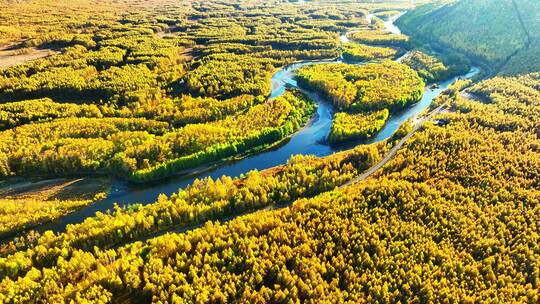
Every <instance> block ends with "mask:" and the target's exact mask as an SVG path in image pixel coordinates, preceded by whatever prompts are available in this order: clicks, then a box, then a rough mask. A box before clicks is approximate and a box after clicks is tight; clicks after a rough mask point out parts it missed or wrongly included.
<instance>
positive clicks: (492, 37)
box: [397, 0, 540, 75]
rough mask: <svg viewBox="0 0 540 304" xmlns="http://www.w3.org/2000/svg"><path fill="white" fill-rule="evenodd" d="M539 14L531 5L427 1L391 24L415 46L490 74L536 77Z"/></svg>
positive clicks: (538, 5)
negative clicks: (462, 57) (461, 57)
mask: <svg viewBox="0 0 540 304" xmlns="http://www.w3.org/2000/svg"><path fill="white" fill-rule="evenodd" d="M539 10H540V2H538V1H536V0H464V1H458V0H444V1H433V2H431V3H428V4H426V5H423V6H419V7H418V8H416V9H414V10H411V11H409V12H408V13H407V14H405V15H404V16H403V17H401V18H399V20H398V21H397V24H398V25H399V26H400V28H401V29H402V30H403V31H404V32H405V33H406V34H408V35H410V36H411V37H412V38H413V40H418V41H420V44H424V45H426V44H428V45H429V44H431V47H434V48H436V49H440V48H450V49H453V50H458V51H460V52H463V53H465V54H467V55H469V56H471V57H473V58H475V59H479V60H481V61H483V63H484V65H485V66H486V68H489V69H490V73H491V74H501V75H516V74H520V73H530V72H538V71H540V61H538V54H539V53H540V43H539V40H538V39H540V34H539V33H540V31H539V29H540V21H539V19H538V15H537V13H538V11H539ZM463 29H467V30H466V31H465V30H463Z"/></svg>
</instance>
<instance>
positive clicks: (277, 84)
mask: <svg viewBox="0 0 540 304" xmlns="http://www.w3.org/2000/svg"><path fill="white" fill-rule="evenodd" d="M368 18H371V16H369V17H368ZM396 19H397V18H392V19H390V20H389V21H388V22H387V23H385V26H386V28H387V30H388V31H391V32H393V33H397V31H399V29H398V28H397V27H396V26H395V25H394V21H395V20H396ZM340 40H341V41H342V42H348V38H347V36H346V34H344V35H342V36H341V37H340ZM336 62H342V61H341V60H339V59H338V60H318V61H309V62H302V63H295V64H291V65H289V66H287V67H285V68H283V69H281V70H279V71H278V72H276V73H275V74H274V76H273V77H272V92H271V96H270V97H271V98H275V97H277V96H280V95H281V94H283V93H284V92H285V89H286V87H287V86H292V87H296V88H298V84H297V83H296V81H295V80H294V76H295V71H296V70H297V69H298V68H300V67H302V66H306V65H314V64H327V63H336ZM476 73H478V68H472V69H471V71H470V72H469V73H468V74H467V75H463V76H461V77H455V78H452V79H449V80H447V81H443V82H441V83H439V85H438V87H437V88H426V91H425V93H424V95H423V97H422V99H421V100H420V101H419V102H418V103H416V104H414V105H412V106H410V107H409V108H407V109H405V110H403V111H401V112H398V113H394V114H392V116H391V117H390V119H389V120H388V122H387V124H386V125H385V127H384V128H383V129H382V130H381V131H380V132H379V133H378V134H377V135H376V136H374V137H373V138H371V139H370V140H368V141H363V142H351V143H349V144H347V145H341V146H330V145H329V144H328V143H327V142H326V138H327V136H328V134H329V132H330V128H331V125H332V118H333V108H332V106H331V104H330V103H329V102H328V101H326V100H324V98H322V97H320V96H319V95H318V94H316V93H313V92H308V94H309V95H310V97H311V98H312V99H313V100H314V101H315V102H316V103H317V105H318V108H317V114H316V116H315V117H314V119H313V120H312V121H311V122H310V123H309V124H308V125H307V126H306V127H304V128H303V129H301V130H300V131H298V132H297V133H295V134H294V135H293V136H292V137H291V138H290V139H289V140H288V141H287V142H286V143H284V144H283V145H281V146H279V147H277V148H275V149H272V150H267V151H264V152H262V153H259V154H256V155H252V156H248V157H246V158H243V159H241V160H238V161H233V162H228V163H226V164H223V165H220V166H219V167H217V168H214V169H211V170H208V171H205V172H201V173H198V174H193V175H191V176H175V177H171V178H169V179H166V180H161V181H159V182H156V183H153V184H148V185H133V184H129V183H127V182H124V181H120V180H117V181H114V182H113V185H112V189H111V193H110V195H109V197H107V198H106V199H104V200H101V201H98V202H96V203H94V204H91V205H89V206H87V207H85V208H83V209H80V210H78V211H76V212H74V213H71V214H69V215H66V216H64V217H62V218H59V219H57V220H55V221H52V222H49V223H46V224H44V225H41V226H39V227H38V228H36V230H38V231H40V232H43V231H46V230H53V231H55V232H61V231H64V230H65V228H66V226H67V225H68V224H74V223H80V222H82V221H84V219H85V218H87V217H91V216H94V214H95V213H96V212H97V211H101V212H105V211H107V210H110V209H111V208H112V207H113V206H114V204H115V203H118V205H120V206H123V205H127V204H134V203H141V204H149V203H152V202H154V201H156V199H157V197H158V195H159V194H161V193H163V194H166V195H170V194H172V193H175V192H177V191H178V189H179V188H183V187H185V186H187V185H189V184H191V183H192V182H193V181H194V180H195V179H202V178H206V177H211V178H213V179H216V178H219V177H222V176H223V175H228V176H232V177H237V176H239V175H241V174H243V173H247V172H249V171H251V170H263V169H267V168H271V167H274V166H277V165H281V164H285V163H286V162H287V160H288V159H289V158H290V157H291V156H292V155H296V154H303V155H308V154H311V155H315V156H319V157H322V156H327V155H330V154H333V153H335V152H339V151H342V150H346V149H350V148H351V147H354V146H356V145H358V144H369V143H375V142H379V141H382V140H385V139H387V138H389V137H390V136H391V135H392V134H393V133H394V132H395V131H396V130H397V129H398V128H399V126H400V125H401V124H402V123H403V122H404V121H406V120H407V119H409V118H411V117H414V116H415V115H417V114H418V113H420V112H422V111H424V110H425V109H426V108H427V107H428V106H429V105H430V104H431V102H432V101H433V99H434V98H435V97H437V96H438V95H439V94H440V93H441V92H442V91H444V90H445V89H446V88H448V86H449V85H450V84H452V83H454V82H455V81H456V80H457V79H458V78H470V77H472V76H474V75H475V74H476Z"/></svg>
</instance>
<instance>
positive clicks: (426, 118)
mask: <svg viewBox="0 0 540 304" xmlns="http://www.w3.org/2000/svg"><path fill="white" fill-rule="evenodd" d="M444 107H445V104H442V105H440V106H439V107H437V108H436V109H434V110H433V111H431V112H429V113H428V114H427V115H425V116H424V117H422V118H420V119H418V120H417V121H416V122H415V124H414V126H413V129H412V130H411V131H410V132H409V133H407V135H405V136H404V137H403V138H402V139H401V140H400V141H399V142H398V143H397V144H396V145H395V146H394V147H392V149H390V151H388V153H387V154H386V156H385V157H384V158H383V159H382V160H381V161H379V162H378V163H377V164H375V165H373V166H372V167H371V168H369V169H368V170H366V171H364V173H362V174H361V175H359V176H357V177H356V178H354V179H352V180H350V181H349V182H347V183H346V184H343V185H342V186H340V187H339V188H340V189H342V188H344V187H347V186H349V185H352V184H355V183H357V182H360V181H363V180H365V179H367V178H368V177H370V176H371V175H373V174H374V173H375V172H376V171H378V170H379V169H381V168H382V167H383V166H384V165H386V164H387V163H388V162H389V161H390V160H391V159H392V158H394V156H395V155H396V153H397V152H398V151H399V150H400V149H401V148H402V147H403V145H404V144H405V142H407V140H409V138H411V137H412V136H413V134H414V133H415V132H416V131H418V130H419V129H420V128H421V127H422V126H423V125H424V123H425V122H426V121H430V120H431V119H432V118H433V117H434V116H435V115H437V114H439V113H440V112H441V110H442V109H443V108H444Z"/></svg>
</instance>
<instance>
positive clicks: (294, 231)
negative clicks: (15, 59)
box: [0, 0, 540, 303]
mask: <svg viewBox="0 0 540 304" xmlns="http://www.w3.org/2000/svg"><path fill="white" fill-rule="evenodd" d="M490 1H491V0H474V1H472V0H464V1H461V2H459V3H458V4H455V5H454V6H445V5H446V4H447V3H450V2H449V1H445V2H438V3H435V4H433V3H432V4H429V5H428V6H420V7H419V8H418V9H415V10H413V11H412V13H408V14H406V15H405V16H404V17H403V18H405V19H403V21H400V23H402V24H404V25H405V28H406V29H405V32H406V33H407V34H409V35H412V38H409V37H408V36H406V35H389V34H388V33H387V32H385V31H384V29H383V27H382V25H381V23H382V21H381V20H380V19H379V17H380V18H381V19H389V18H391V17H392V16H394V15H395V14H396V13H398V12H400V11H404V10H409V11H410V10H412V5H416V4H419V3H412V2H411V1H403V2H401V3H400V2H399V1H397V2H396V1H394V2H392V3H385V2H384V1H381V2H377V3H373V2H372V1H369V3H361V2H360V3H359V2H356V1H355V2H352V1H351V2H348V1H345V2H343V3H341V2H340V3H338V4H337V3H335V2H333V1H328V2H327V1H309V2H304V1H301V2H296V1H290V2H289V1H264V2H263V1H230V2H219V1H176V0H175V1H172V0H154V1H148V2H132V1H114V2H113V1H111V2H108V1H100V2H99V5H97V4H96V3H95V2H93V1H86V0H77V1H73V2H71V3H70V4H66V5H59V4H56V3H50V1H49V2H46V1H39V0H38V1H29V2H18V3H13V2H12V1H4V2H2V1H0V9H1V10H2V12H3V14H4V12H5V16H6V17H4V15H3V16H2V17H3V18H4V19H2V20H4V21H0V22H2V23H0V33H2V35H0V41H1V43H5V44H12V43H16V44H17V47H19V48H23V49H24V48H32V47H39V48H45V47H47V48H53V49H55V51H56V52H58V54H55V55H52V56H50V57H48V58H44V59H38V60H35V61H31V62H28V63H26V64H24V65H21V66H12V67H10V68H7V69H5V70H2V71H0V88H1V90H0V99H1V100H2V102H1V103H0V118H1V119H0V122H1V123H0V128H1V130H2V131H1V132H0V168H1V173H0V174H2V176H3V177H5V178H7V177H10V178H17V177H27V176H31V175H43V176H44V175H51V176H63V175H69V174H73V173H76V172H85V173H87V174H91V175H95V174H102V173H105V174H108V173H114V174H117V175H118V176H120V177H122V178H126V179H132V180H139V181H149V180H152V179H154V178H156V177H163V176H167V175H170V174H172V173H174V172H178V170H184V169H188V168H191V167H192V166H194V165H195V166H198V165H201V164H205V163H208V162H213V161H218V160H220V159H223V158H228V157H235V156H239V155H242V154H244V153H247V152H249V151H250V150H251V149H258V148H262V147H265V146H268V145H271V144H273V143H276V142H278V141H279V140H281V139H283V138H284V137H286V136H287V135H288V134H291V133H293V132H295V131H296V130H298V129H299V128H300V127H301V126H302V125H303V124H305V123H306V122H307V120H308V119H309V117H311V115H312V113H313V111H314V104H313V101H311V100H310V98H308V97H307V95H306V94H304V93H302V92H301V91H297V90H288V91H286V92H285V93H284V94H283V95H281V96H280V97H277V98H274V99H268V95H269V93H270V91H271V90H272V88H271V85H270V83H271V82H270V77H271V75H272V73H273V72H275V71H276V70H277V69H279V68H280V67H283V66H285V65H287V64H288V63H291V62H296V61H300V60H311V59H335V58H338V57H339V56H340V55H341V54H340V52H343V56H344V57H345V56H347V55H345V54H346V53H347V52H349V53H351V54H353V56H359V57H356V58H350V59H351V60H352V61H356V60H358V59H362V58H366V59H367V58H370V60H376V62H372V63H369V64H362V65H352V64H343V63H325V64H319V65H313V66H305V67H302V68H300V69H299V70H298V71H297V73H296V75H297V80H298V83H299V85H300V86H301V87H303V88H307V89H310V90H313V91H316V92H318V93H319V94H321V95H324V96H325V97H326V98H327V99H328V100H329V101H331V102H332V104H333V106H334V107H335V109H336V111H337V113H336V115H335V119H334V121H333V125H332V130H331V134H330V137H329V140H330V141H332V142H341V141H347V140H351V139H362V138H369V137H370V136H373V135H374V134H375V133H376V132H377V131H378V130H380V128H382V126H383V125H384V124H385V122H386V120H387V119H388V117H389V116H390V115H392V114H393V113H396V111H398V110H400V109H404V108H406V107H407V106H408V105H411V104H412V103H415V102H416V101H418V100H419V98H420V97H421V96H422V93H423V91H424V87H425V83H429V82H432V81H437V80H441V79H444V78H445V77H451V76H454V75H455V73H460V71H463V70H465V68H464V66H463V61H462V60H461V58H462V57H461V55H460V54H458V53H455V52H454V51H455V50H460V49H461V50H462V51H465V52H466V53H469V55H471V53H472V51H474V52H475V53H476V55H477V56H478V57H481V58H484V59H483V60H486V62H490V63H489V64H487V63H486V67H492V68H493V69H495V67H496V66H497V68H500V71H501V76H498V77H495V78H491V79H485V80H482V81H480V82H477V83H472V82H470V81H460V82H458V83H456V84H455V85H454V86H452V87H450V88H449V89H448V90H447V91H445V92H444V93H442V94H441V95H440V96H439V97H438V98H437V99H436V100H435V101H434V102H433V104H432V106H431V109H430V110H433V109H437V110H436V111H435V112H434V113H437V114H436V115H435V116H434V117H433V118H432V120H428V121H427V122H425V123H424V124H423V125H422V127H420V128H418V131H416V132H415V133H414V134H412V133H410V132H411V131H412V130H413V125H414V122H412V121H409V122H407V123H405V124H404V125H402V126H401V127H400V129H399V130H398V131H397V132H396V133H395V134H394V135H393V136H392V137H391V138H389V139H388V140H385V141H382V142H378V143H374V144H370V145H359V146H357V147H355V148H353V149H351V150H347V151H343V152H340V153H336V154H333V155H330V156H327V157H315V156H294V157H292V158H291V159H290V160H289V161H288V162H287V163H286V164H283V165H280V166H277V167H274V168H271V169H267V170H263V171H256V170H255V171H251V172H249V173H247V174H244V175H241V176H239V177H235V178H233V177H228V176H223V177H221V178H218V179H210V178H208V179H204V180H196V181H195V182H193V183H192V184H191V185H189V186H187V187H185V188H182V189H179V190H178V192H177V193H175V194H172V195H170V196H165V195H161V196H159V197H158V198H157V199H156V201H155V202H154V203H152V204H148V205H144V206H143V205H139V204H134V205H129V206H117V207H116V208H114V210H110V211H107V212H100V213H97V214H96V215H95V216H93V217H89V218H86V219H85V220H84V221H82V222H80V223H77V224H73V225H68V226H67V228H66V229H65V231H63V232H58V233H53V232H51V231H47V232H44V233H43V234H41V235H39V234H34V233H26V234H25V235H24V236H22V237H20V238H17V239H15V240H14V241H12V242H7V243H5V244H3V245H2V246H1V247H0V303H72V302H73V303H231V302H232V303H245V302H249V303H335V302H353V303H373V302H378V303H397V302H402V303H405V302H415V303H416V302H418V303H444V302H457V303H476V302H490V301H498V302H502V303H508V302H515V303H538V302H539V301H540V292H539V290H540V271H539V269H540V226H539V225H538V219H539V218H540V190H539V189H540V148H539V147H540V140H539V136H540V127H539V124H538V119H539V115H540V103H539V100H540V91H539V89H538V88H540V75H539V74H538V73H530V74H526V73H527V72H529V71H531V70H534V68H535V67H534V61H531V65H530V66H526V67H523V68H522V69H520V66H519V65H512V66H511V69H512V71H513V72H512V73H511V74H520V75H516V76H512V77H510V76H504V75H507V73H509V74H510V72H511V71H510V67H509V66H508V65H507V64H504V63H503V62H502V61H501V60H502V59H501V58H504V57H505V56H504V54H506V53H505V52H506V49H501V48H499V49H498V46H497V42H496V41H495V42H493V44H489V43H490V42H489V41H488V42H486V43H487V45H489V47H487V48H485V49H484V50H482V49H481V48H473V49H472V51H471V50H466V49H465V47H464V46H465V45H470V44H471V43H476V42H477V40H475V39H479V40H481V39H483V38H482V37H481V35H477V36H478V37H476V38H475V39H467V37H468V36H467V35H468V34H461V35H459V34H454V32H448V33H447V34H444V35H448V36H453V38H451V40H445V41H450V42H448V43H447V44H449V45H450V46H452V47H453V48H454V47H455V49H454V50H452V52H451V53H450V52H449V54H447V53H444V54H443V53H441V52H440V51H441V50H440V47H441V45H438V46H433V45H427V44H425V43H422V39H420V35H421V32H423V31H426V32H434V33H441V32H440V31H439V30H436V27H438V25H437V24H435V23H433V22H431V23H429V22H428V23H426V26H425V27H423V28H422V29H421V30H418V35H417V36H415V35H414V33H413V32H412V30H411V28H412V27H410V26H411V24H413V21H411V20H412V19H413V18H417V17H422V18H434V17H432V16H431V13H432V12H433V11H437V10H453V9H464V6H465V5H469V6H473V7H476V6H479V7H483V8H486V10H487V12H486V14H487V16H488V17H489V16H492V15H494V16H497V14H499V13H498V12H496V11H494V10H493V7H492V6H488V4H493V3H494V2H490ZM527 1H528V0H522V1H521V0H516V1H515V2H513V1H512V2H508V3H506V2H504V1H503V2H504V3H503V6H502V7H503V8H508V6H507V4H511V5H512V6H513V7H517V8H518V9H520V8H523V6H521V5H524V3H529V6H526V8H527V9H528V11H527V13H529V14H530V15H528V16H532V15H533V14H534V13H535V12H538V10H536V6H535V5H533V4H531V3H532V2H527ZM464 10H465V9H464ZM535 10H536V11H535ZM22 11H24V12H25V14H20V12H22ZM520 11H521V9H520ZM59 12H60V13H59ZM368 12H371V13H373V14H374V15H375V16H379V17H375V18H374V19H373V21H372V22H371V23H368V22H366V18H365V17H366V15H367V13H368ZM443 15H444V14H443ZM66 16H67V17H70V18H66ZM426 16H429V17H426ZM448 16H452V14H450V13H449V15H448ZM71 17H72V18H71ZM521 17H522V18H523V20H526V19H525V15H522V16H521ZM442 20H444V19H442ZM498 20H499V19H498V18H491V19H490V18H486V20H484V21H483V22H492V23H496V22H497V21H498ZM531 20H532V19H531ZM8 21H9V22H10V23H11V24H20V25H22V26H17V27H14V26H10V25H9V24H8ZM469 21H470V22H471V31H472V32H473V33H477V31H479V26H478V19H474V18H470V20H469ZM415 22H416V21H415ZM508 22H514V21H508ZM406 24H408V25H406ZM451 24H453V23H451ZM487 24H488V25H489V23H487ZM480 27H482V28H485V25H484V24H482V26H480ZM488 28H491V27H489V26H488ZM497 28H498V25H497V24H494V25H493V29H497ZM531 30H532V27H531ZM348 31H353V32H350V33H349V39H350V40H351V41H352V42H351V43H356V44H345V45H341V44H340V43H339V36H340V35H342V34H343V33H344V32H348ZM504 34H506V32H504ZM441 39H442V38H441ZM444 39H448V38H447V37H445V38H444ZM467 40H468V41H467ZM508 41H511V40H508ZM441 44H443V43H442V40H441ZM531 45H532V43H531ZM417 47H418V48H419V49H415V50H413V51H412V52H409V53H408V55H407V56H406V57H404V58H403V62H402V63H397V62H392V61H389V60H387V59H388V58H393V57H395V54H397V53H399V52H402V51H404V50H409V49H411V48H417ZM505 47H506V46H505ZM436 49H437V50H436ZM531 49H533V48H532V47H531ZM393 52H396V53H395V54H394V55H391V53H393ZM498 52H500V53H501V54H500V55H496V56H493V54H498ZM516 54H517V53H516ZM522 55H523V54H522V53H519V55H516V56H515V57H512V58H510V59H509V62H510V61H512V60H522V59H519V58H529V57H527V56H529V55H530V53H527V54H526V55H523V57H522ZM362 56H367V57H362ZM454 56H457V57H454ZM371 58H372V59H371ZM452 58H456V59H455V60H454V59H452ZM531 58H532V57H531ZM503 61H504V60H503ZM503 74H504V75H503ZM439 106H442V107H443V109H442V110H440V108H438V107H439ZM439 110H440V111H439ZM402 138H403V139H404V141H401V142H400V140H401V139H402ZM405 139H406V141H405ZM398 143H399V144H398ZM400 144H403V146H401V145H400ZM393 147H401V148H400V149H399V150H398V151H397V153H396V154H395V156H394V157H393V158H392V159H390V160H388V157H386V155H387V153H388V152H389V151H391V149H392V148H393ZM385 159H386V160H385ZM382 160H385V162H383V164H384V166H382V168H381V169H380V170H378V171H376V172H375V173H374V174H373V175H372V176H371V177H369V178H368V179H366V180H357V179H356V178H357V177H358V176H359V175H361V174H362V173H363V172H365V171H366V170H368V169H369V168H371V167H373V166H374V165H375V164H378V163H379V162H380V161H382ZM6 180H7V179H6ZM88 195H89V194H88ZM34 198H35V199H36V202H35V203H33V200H30V199H27V200H26V201H25V202H24V203H25V204H23V205H18V203H19V202H16V203H12V202H9V203H7V204H5V205H3V206H5V207H3V209H0V215H1V216H0V217H2V218H6V219H8V221H9V222H8V224H7V225H3V226H2V227H1V229H3V230H4V231H12V230H17V229H20V227H22V226H24V225H27V224H25V223H23V222H18V220H19V219H16V218H15V217H16V215H21V216H20V217H21V218H20V220H25V219H35V218H37V217H38V216H40V214H43V213H44V212H42V211H43V210H50V211H54V209H55V208H58V210H61V209H62V208H61V207H58V206H56V205H54V203H53V204H52V205H51V204H42V203H43V202H45V201H48V200H49V199H51V201H49V203H50V202H56V201H54V199H56V198H57V199H58V200H61V199H65V200H66V201H70V200H69V199H68V198H69V197H63V196H57V195H56V196H55V195H51V196H50V197H48V198H45V197H44V195H42V196H36V197H34ZM71 198H72V200H73V201H77V199H76V198H75V197H71ZM8 199H12V198H8ZM23 199H24V198H23ZM88 199H90V197H88ZM59 203H60V202H59ZM84 203H85V204H86V203H88V202H86V201H85V202H84ZM0 204H2V202H1V201H0ZM39 204H42V205H39ZM41 207H42V208H44V209H42V210H39V208H41ZM49 207H50V208H51V209H48V208H49ZM68 207H69V208H71V206H68ZM13 208H15V209H13ZM18 208H20V209H18ZM5 210H7V212H6V211H5ZM19 210H20V211H19ZM23 211H24V212H26V213H24V212H23ZM63 212H64V210H61V212H60V213H63ZM45 213H46V212H45ZM249 213H253V214H249ZM57 216H58V213H55V214H54V215H47V216H45V217H46V218H54V217H57ZM41 220H42V219H40V220H38V221H41ZM32 223H33V222H32Z"/></svg>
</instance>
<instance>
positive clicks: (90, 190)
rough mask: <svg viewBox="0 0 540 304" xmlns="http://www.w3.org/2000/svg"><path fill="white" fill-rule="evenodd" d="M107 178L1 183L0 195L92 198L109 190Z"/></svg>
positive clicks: (33, 198)
mask: <svg viewBox="0 0 540 304" xmlns="http://www.w3.org/2000/svg"><path fill="white" fill-rule="evenodd" d="M108 184H109V183H108V180H107V179H106V178H78V179H66V178H55V179H47V180H38V181H28V180H20V181H6V182H3V183H0V197H2V198H6V199H15V200H19V199H20V200H43V201H47V200H74V199H76V200H92V199H94V197H95V196H96V194H98V193H103V192H106V191H107V188H108Z"/></svg>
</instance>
